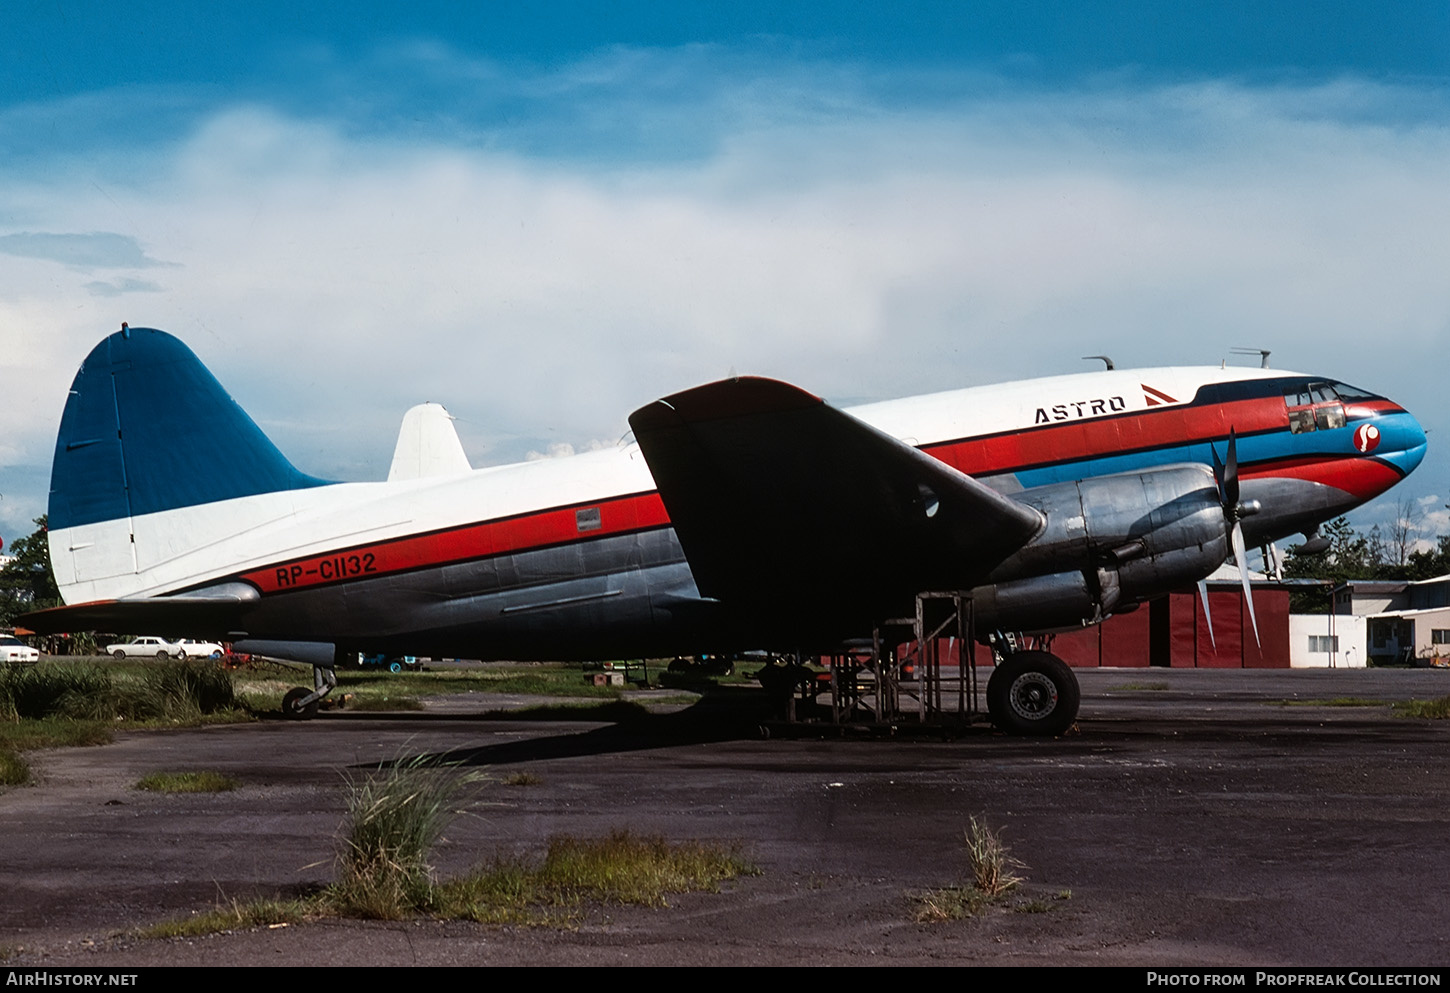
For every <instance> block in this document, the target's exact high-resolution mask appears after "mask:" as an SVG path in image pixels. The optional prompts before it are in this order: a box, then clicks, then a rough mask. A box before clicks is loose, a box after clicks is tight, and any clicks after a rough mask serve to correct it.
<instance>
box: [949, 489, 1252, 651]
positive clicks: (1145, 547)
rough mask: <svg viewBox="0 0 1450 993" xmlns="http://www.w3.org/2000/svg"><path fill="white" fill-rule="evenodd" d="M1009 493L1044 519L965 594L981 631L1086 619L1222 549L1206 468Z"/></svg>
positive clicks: (1189, 578)
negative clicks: (1033, 534)
mask: <svg viewBox="0 0 1450 993" xmlns="http://www.w3.org/2000/svg"><path fill="white" fill-rule="evenodd" d="M1013 498H1014V499H1016V500H1019V501H1021V502H1022V503H1025V504H1028V505H1029V506H1032V507H1035V508H1037V509H1038V510H1040V511H1041V512H1042V514H1043V516H1044V517H1046V519H1047V524H1046V526H1045V527H1044V528H1043V530H1042V533H1041V534H1039V535H1038V536H1037V537H1036V538H1035V539H1033V540H1032V542H1030V543H1029V544H1027V545H1025V546H1023V548H1022V549H1020V550H1019V551H1018V552H1016V553H1015V554H1014V555H1012V557H1011V558H1009V559H1007V560H1006V561H1004V562H1003V563H1002V564H1001V565H999V566H998V567H997V568H996V569H994V570H993V571H992V573H991V575H990V576H989V577H988V578H989V580H990V582H989V583H987V584H984V585H982V586H979V587H977V588H976V589H974V590H973V591H972V597H973V604H974V610H975V612H976V617H977V623H978V624H979V625H980V626H981V627H982V628H983V629H988V630H989V629H998V630H1025V631H1044V630H1050V629H1055V628H1067V627H1076V626H1080V625H1082V624H1090V623H1094V622H1096V621H1100V620H1102V619H1103V617H1104V616H1106V615H1107V614H1109V613H1111V612H1112V611H1113V609H1114V608H1115V607H1119V606H1123V607H1126V606H1128V605H1130V604H1136V603H1138V602H1140V601H1141V600H1144V599H1147V598H1148V597H1152V596H1156V595H1158V594H1160V593H1166V592H1168V591H1169V590H1171V589H1175V588H1178V587H1182V586H1187V585H1191V584H1192V583H1196V582H1197V581H1198V580H1200V579H1202V578H1203V577H1205V576H1207V575H1208V574H1209V573H1211V572H1213V570H1215V569H1217V568H1218V567H1219V566H1220V565H1222V564H1223V561H1224V560H1225V559H1226V558H1228V555H1229V538H1228V528H1229V525H1228V522H1227V521H1226V520H1225V518H1224V513H1223V507H1222V505H1221V503H1220V502H1219V495H1218V485H1217V483H1216V482H1215V480H1214V476H1213V472H1212V470H1210V469H1209V468H1208V467H1207V466H1203V465H1179V466H1167V467H1164V468H1162V469H1154V470H1151V471H1148V472H1131V473H1121V474H1119V475H1114V476H1097V477H1094V478H1092V479H1086V480H1082V481H1080V482H1074V483H1055V484H1053V485H1051V486H1040V487H1037V488H1035V489H1030V490H1024V491H1023V492H1021V493H1015V494H1013ZM1064 566H1067V568H1066V569H1065V568H1064Z"/></svg>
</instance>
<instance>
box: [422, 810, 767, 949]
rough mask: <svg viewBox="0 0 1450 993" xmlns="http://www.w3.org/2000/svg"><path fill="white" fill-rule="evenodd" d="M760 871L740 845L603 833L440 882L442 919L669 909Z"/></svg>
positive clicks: (556, 841)
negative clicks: (680, 899) (604, 907)
mask: <svg viewBox="0 0 1450 993" xmlns="http://www.w3.org/2000/svg"><path fill="white" fill-rule="evenodd" d="M759 871H760V870H759V869H758V868H757V867H756V866H755V865H754V864H753V863H752V862H751V861H750V860H749V859H747V858H746V857H745V856H744V855H743V854H742V853H741V852H740V850H739V847H738V846H735V845H720V844H713V843H708V842H683V843H675V844H671V843H670V842H667V841H665V840H664V839H663V838H660V837H646V836H641V835H636V834H634V833H632V832H630V831H627V830H626V831H614V832H612V833H610V834H608V835H606V836H605V837H602V838H565V837H559V838H553V839H551V840H550V841H549V847H548V850H547V851H546V852H545V854H544V856H543V859H542V860H540V861H538V862H531V861H529V860H527V859H524V858H499V859H496V860H495V861H494V862H493V863H491V864H489V865H485V866H480V867H479V868H477V869H475V870H474V871H473V872H471V873H469V874H467V875H466V876H464V877H462V878H460V879H456V880H450V881H449V882H446V883H443V884H442V885H440V886H439V887H438V888H437V890H436V892H435V897H434V903H433V905H432V906H431V907H430V908H429V910H430V913H431V914H432V915H433V916H435V917H442V918H449V919H461V920H471V921H479V922H482V923H496V924H528V925H554V926H557V925H560V924H567V923H569V922H571V921H573V920H575V919H577V916H578V913H579V910H580V908H581V907H582V906H584V905H586V904H590V903H597V904H611V903H613V904H632V905H638V906H647V907H666V906H668V905H669V903H668V898H669V896H671V895H672V894H676V893H688V892H717V891H718V890H719V888H720V884H721V883H722V882H725V881H727V880H730V879H735V878H737V877H740V876H752V875H758V874H759Z"/></svg>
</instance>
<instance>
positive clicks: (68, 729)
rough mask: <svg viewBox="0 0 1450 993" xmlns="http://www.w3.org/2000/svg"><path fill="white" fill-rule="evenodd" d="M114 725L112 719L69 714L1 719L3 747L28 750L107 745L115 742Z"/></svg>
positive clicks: (20, 750)
mask: <svg viewBox="0 0 1450 993" xmlns="http://www.w3.org/2000/svg"><path fill="white" fill-rule="evenodd" d="M112 726H113V724H112V722H110V721H77V720H72V719H70V718H65V717H45V718H40V719H35V720H23V719H22V720H13V719H12V720H8V721H7V720H4V719H0V749H8V750H10V751H14V752H25V751H29V750H31V749H34V748H62V747H77V746H85V745H105V744H108V743H109V742H110V741H111V738H112V735H111V728H112Z"/></svg>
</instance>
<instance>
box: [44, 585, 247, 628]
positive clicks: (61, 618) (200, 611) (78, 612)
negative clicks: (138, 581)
mask: <svg viewBox="0 0 1450 993" xmlns="http://www.w3.org/2000/svg"><path fill="white" fill-rule="evenodd" d="M254 600H256V595H255V591H253V595H252V596H251V597H240V596H233V597H224V596H170V597H149V598H144V599H142V598H137V599H124V598H123V599H119V600H96V601H93V602H91V603H77V604H72V605H70V606H66V607H51V608H49V609H47V610H37V611H35V612H33V613H30V614H25V615H23V616H21V617H19V618H17V619H16V623H17V624H19V625H20V626H22V627H26V628H29V629H30V630H32V631H34V632H35V633H36V634H65V633H69V632H73V631H113V632H117V633H123V634H127V633H129V634H134V633H137V632H140V631H168V632H182V633H185V634H186V635H187V636H188V637H193V638H224V639H228V640H230V639H231V638H233V637H236V636H237V635H238V634H240V633H242V632H244V631H245V630H246V629H245V627H244V626H243V623H244V622H243V617H244V614H245V612H246V610H247V608H248V607H249V606H250V605H251V602H252V601H254Z"/></svg>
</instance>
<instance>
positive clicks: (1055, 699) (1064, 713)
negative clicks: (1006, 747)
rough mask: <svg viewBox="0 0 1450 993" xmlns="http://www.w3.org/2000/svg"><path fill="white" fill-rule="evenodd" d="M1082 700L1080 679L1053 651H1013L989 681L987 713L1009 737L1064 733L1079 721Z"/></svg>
mask: <svg viewBox="0 0 1450 993" xmlns="http://www.w3.org/2000/svg"><path fill="white" fill-rule="evenodd" d="M1081 700H1082V693H1081V691H1080V690H1079V689H1078V685H1077V677H1076V676H1074V675H1073V674H1072V670H1071V669H1069V668H1068V667H1067V664H1066V663H1065V662H1063V661H1062V660H1061V659H1059V658H1058V657H1057V656H1056V655H1053V654H1052V653H1050V652H1037V651H1028V652H1012V653H1010V654H1008V655H1006V656H1004V657H1003V658H1002V661H1001V662H999V663H998V664H997V667H996V668H995V669H994V670H993V671H992V678H991V679H989V680H988V681H987V712H988V713H989V714H991V716H992V723H993V724H995V725H996V726H997V728H998V730H1000V731H1004V732H1006V733H1007V734H1020V735H1033V736H1038V737H1050V736H1053V735H1059V734H1062V733H1063V732H1064V731H1066V730H1067V729H1068V728H1070V727H1072V722H1073V721H1075V720H1077V708H1078V704H1079V703H1080V702H1081Z"/></svg>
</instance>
